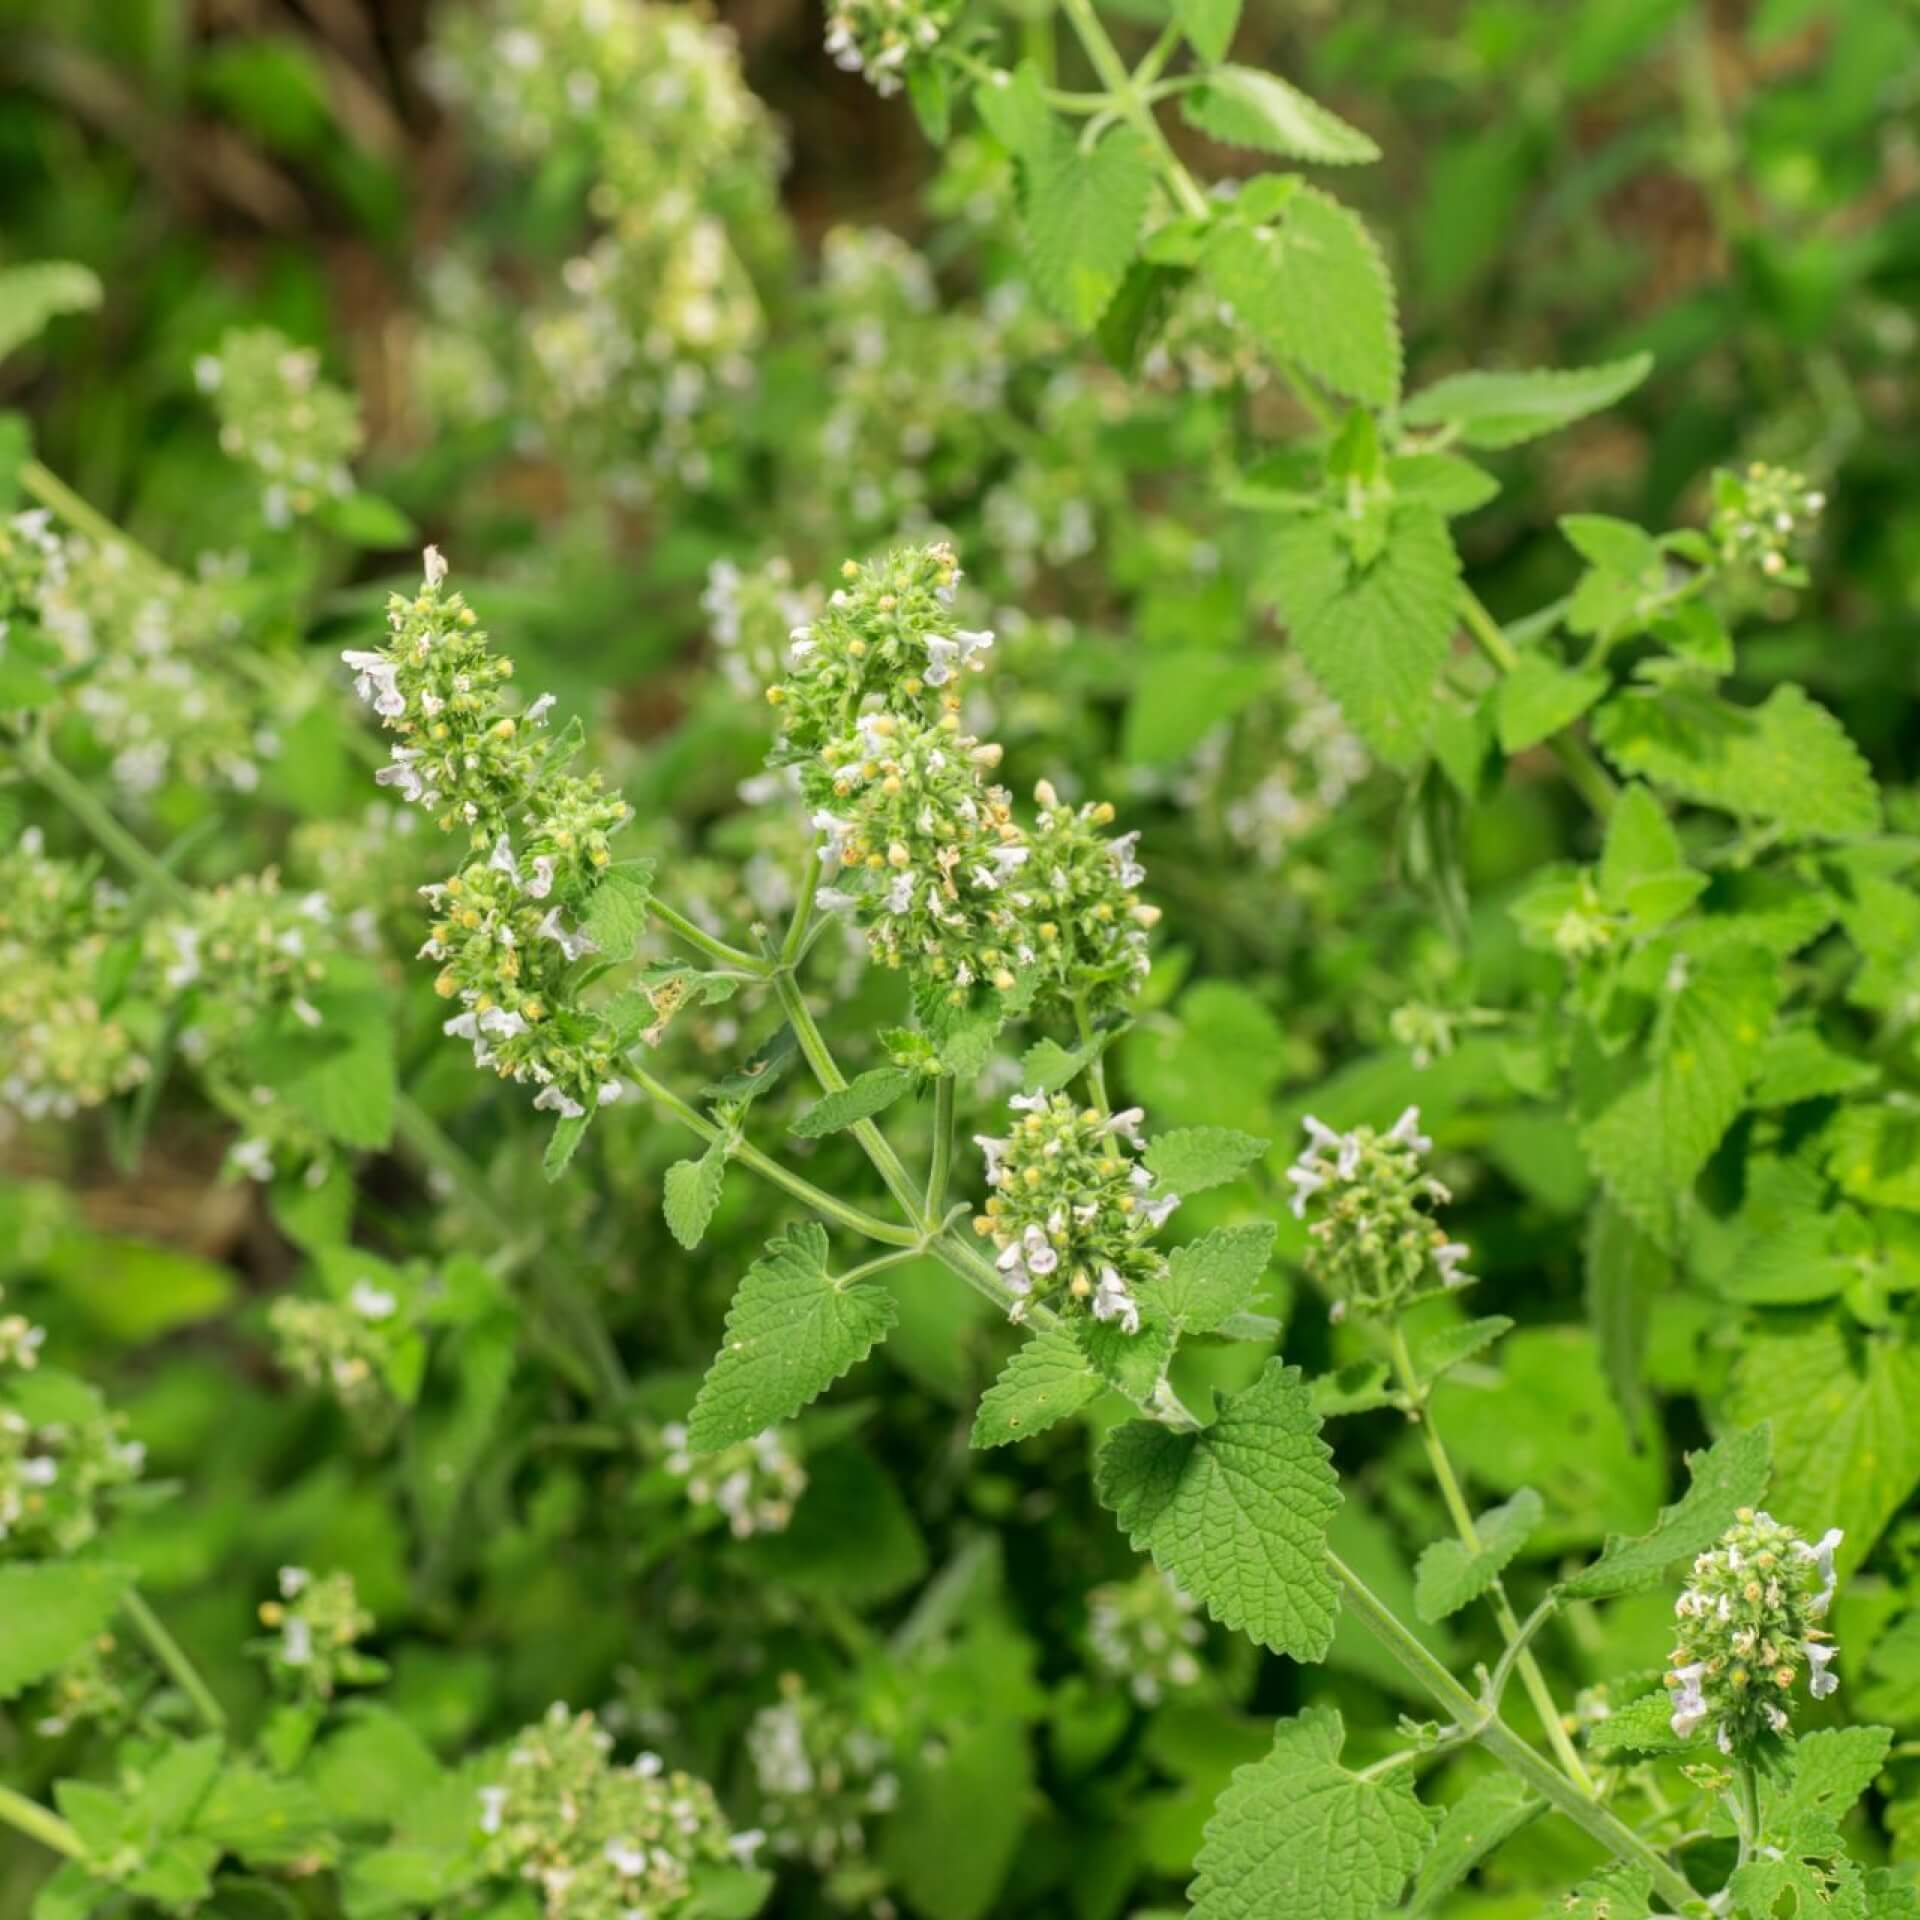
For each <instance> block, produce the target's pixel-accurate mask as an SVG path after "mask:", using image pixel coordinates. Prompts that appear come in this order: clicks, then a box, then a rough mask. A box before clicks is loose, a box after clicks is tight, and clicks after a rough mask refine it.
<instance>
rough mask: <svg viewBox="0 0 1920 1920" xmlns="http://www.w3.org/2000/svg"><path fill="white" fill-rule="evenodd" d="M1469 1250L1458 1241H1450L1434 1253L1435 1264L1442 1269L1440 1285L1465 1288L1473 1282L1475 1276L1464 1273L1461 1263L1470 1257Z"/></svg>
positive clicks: (1437, 1248)
mask: <svg viewBox="0 0 1920 1920" xmlns="http://www.w3.org/2000/svg"><path fill="white" fill-rule="evenodd" d="M1468 1252H1469V1250H1468V1249H1467V1248H1466V1247H1464V1246H1462V1245H1461V1244H1460V1242H1459V1241H1458V1240H1449V1241H1447V1242H1446V1243H1445V1244H1444V1245H1442V1246H1438V1247H1436V1248H1435V1249H1434V1251H1433V1264H1434V1265H1435V1266H1436V1267H1438V1268H1439V1269H1440V1284H1441V1285H1442V1286H1444V1287H1449V1288H1451V1287H1465V1286H1470V1285H1471V1284H1472V1282H1473V1275H1472V1274H1470V1273H1462V1272H1461V1271H1460V1263H1461V1261H1463V1260H1465V1259H1466V1258H1467V1257H1468Z"/></svg>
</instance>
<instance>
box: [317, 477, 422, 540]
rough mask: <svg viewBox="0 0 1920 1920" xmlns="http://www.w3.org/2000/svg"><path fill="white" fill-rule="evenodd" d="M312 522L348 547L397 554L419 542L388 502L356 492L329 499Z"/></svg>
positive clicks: (414, 531) (404, 518) (410, 525)
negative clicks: (386, 550) (382, 549)
mask: <svg viewBox="0 0 1920 1920" xmlns="http://www.w3.org/2000/svg"><path fill="white" fill-rule="evenodd" d="M315 518H316V519H317V520H318V521H319V522H320V524H321V525H322V526H324V527H326V528H327V529H328V530H329V531H330V532H333V533H337V534H338V535H339V536H340V538H341V539H342V540H345V541H346V542H347V543H348V544H349V545H350V546H355V547H367V548H370V549H381V548H385V549H395V550H397V549H400V548H413V547H416V546H417V545H418V544H419V540H420V535H419V531H418V529H417V528H416V527H415V526H414V524H413V522H412V521H411V520H409V519H408V518H407V516H406V515H405V514H404V513H402V512H401V511H400V509H399V508H398V507H396V506H395V505H394V504H393V502H392V501H391V500H384V499H382V498H381V497H380V495H379V494H377V493H363V492H361V491H359V490H358V489H357V488H356V489H355V491H354V492H352V493H348V494H341V495H338V496H333V495H329V496H328V498H327V499H326V500H324V501H323V502H322V503H321V506H320V511H319V512H318V514H316V515H315Z"/></svg>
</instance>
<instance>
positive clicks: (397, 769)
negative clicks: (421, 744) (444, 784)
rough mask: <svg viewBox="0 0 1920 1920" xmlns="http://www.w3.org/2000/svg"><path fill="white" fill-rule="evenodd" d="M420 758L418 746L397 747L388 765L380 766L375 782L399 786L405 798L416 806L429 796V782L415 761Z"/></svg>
mask: <svg viewBox="0 0 1920 1920" xmlns="http://www.w3.org/2000/svg"><path fill="white" fill-rule="evenodd" d="M419 758H420V750H419V749H418V748H417V747H395V748H394V750H393V759H392V761H391V763H390V764H389V765H387V766H384V767H381V768H379V769H378V770H377V771H376V772H375V774H374V776H373V783H374V785H375V786H377V787H398V788H399V789H400V792H401V795H402V797H403V798H405V799H407V800H410V801H411V802H412V803H413V804H414V805H415V806H418V805H420V804H421V803H422V802H423V801H424V800H425V799H426V797H427V783H426V779H425V777H424V776H423V775H422V774H421V772H420V770H419V768H417V767H416V766H415V765H414V764H413V763H414V762H415V761H416V760H418V759H419Z"/></svg>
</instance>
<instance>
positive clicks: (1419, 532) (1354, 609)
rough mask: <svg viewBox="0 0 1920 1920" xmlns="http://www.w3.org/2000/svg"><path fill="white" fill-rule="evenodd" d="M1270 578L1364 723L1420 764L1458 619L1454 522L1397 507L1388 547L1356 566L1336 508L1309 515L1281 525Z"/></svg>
mask: <svg viewBox="0 0 1920 1920" xmlns="http://www.w3.org/2000/svg"><path fill="white" fill-rule="evenodd" d="M1262 578H1263V580H1264V582H1265V584H1266V587H1267V589H1268V591H1269V592H1270V593H1271V594H1272V595H1273V598H1274V600H1275V603H1276V604H1277V605H1278V607H1279V609H1280V612H1281V615H1282V617H1283V618H1284V619H1285V621H1286V623H1287V625H1288V627H1289V628H1290V629H1291V630H1292V633H1293V637H1294V641H1295V643H1296V644H1297V645H1298V646H1299V648H1300V651H1301V654H1302V656H1303V657H1304V658H1305V660H1306V663H1307V666H1308V667H1309V669H1311V671H1312V673H1313V676H1314V678H1315V679H1316V680H1318V681H1319V682H1320V684H1321V685H1322V686H1323V687H1324V688H1325V689H1326V690H1327V692H1328V693H1329V694H1331V695H1332V696H1333V698H1334V699H1335V700H1337V701H1338V702H1339V703H1340V708H1341V711H1342V712H1343V713H1344V714H1345V715H1346V717H1347V721H1348V723H1349V724H1350V725H1351V726H1352V727H1353V729H1354V730H1355V732H1357V733H1359V734H1360V735H1361V736H1362V737H1363V738H1364V739H1365V740H1366V741H1367V743H1368V745H1370V746H1371V747H1373V749H1374V750H1375V751H1376V752H1377V753H1379V754H1380V756H1381V757H1382V758H1383V759H1385V760H1388V761H1390V762H1392V763H1393V764H1394V765H1396V766H1401V767H1405V766H1408V765H1411V764H1412V762H1413V761H1414V760H1416V759H1417V758H1418V757H1419V755H1420V752H1421V750H1422V748H1423V747H1424V745H1425V743H1426V738H1427V732H1428V729H1429V727H1430V725H1431V723H1432V720H1433V714H1434V699H1435V685H1436V683H1437V681H1438V679H1439V676H1440V669H1441V667H1442V665H1443V664H1444V663H1445V661H1446V657H1447V644H1448V640H1449V638H1450V636H1451V635H1452V633H1453V628H1454V610H1455V600H1456V594H1457V592H1458V588H1459V582H1460V559H1459V556H1458V554H1456V553H1455V551H1454V547H1453V540H1452V538H1451V536H1450V535H1449V534H1448V532H1447V523H1446V521H1445V520H1444V519H1442V518H1441V516H1440V515H1439V514H1437V513H1433V512H1430V511H1428V510H1427V509H1425V508H1420V507H1403V508H1400V509H1398V510H1396V511H1395V512H1394V514H1393V515H1392V518H1391V520H1390V522H1389V525H1388V534H1387V544H1386V547H1385V549H1384V551H1383V552H1382V553H1381V554H1380V555H1379V557H1378V558H1377V559H1376V560H1375V561H1374V562H1373V564H1372V565H1371V566H1368V567H1356V566H1355V565H1353V563H1352V561H1351V557H1350V555H1349V553H1348V551H1347V548H1346V545H1345V543H1344V542H1343V541H1342V540H1341V538H1340V536H1339V532H1338V529H1337V528H1336V526H1335V524H1334V522H1333V520H1332V519H1331V517H1330V516H1326V515H1310V516H1306V517H1303V518H1301V519H1299V520H1297V521H1294V522H1292V523H1291V524H1288V525H1285V526H1282V527H1280V528H1279V529H1277V530H1276V532H1275V533H1274V535H1273V537H1272V541H1271V545H1270V547H1269V551H1268V561H1267V566H1266V569H1265V571H1264V573H1263V575H1262Z"/></svg>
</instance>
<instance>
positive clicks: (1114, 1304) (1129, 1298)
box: [1093, 1267, 1140, 1333]
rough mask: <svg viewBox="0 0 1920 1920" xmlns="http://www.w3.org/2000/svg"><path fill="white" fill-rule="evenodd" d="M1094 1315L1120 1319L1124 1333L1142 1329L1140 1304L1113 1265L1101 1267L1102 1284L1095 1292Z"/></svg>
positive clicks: (1108, 1318)
mask: <svg viewBox="0 0 1920 1920" xmlns="http://www.w3.org/2000/svg"><path fill="white" fill-rule="evenodd" d="M1093 1317H1094V1318H1095V1319H1096V1320H1118V1321H1119V1322H1120V1331H1121V1332H1122V1333H1138V1332H1139V1331H1140V1304H1139V1302H1138V1301H1136V1300H1135V1299H1134V1297H1133V1295H1132V1294H1131V1293H1130V1292H1129V1291H1128V1289H1127V1283H1126V1282H1125V1281H1124V1280H1123V1279H1121V1277H1120V1275H1119V1274H1118V1273H1117V1272H1116V1271H1115V1270H1114V1269H1113V1268H1112V1267H1102V1268H1101V1269H1100V1284H1099V1285H1098V1286H1097V1287H1096V1288H1095V1289H1094V1293H1093Z"/></svg>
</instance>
